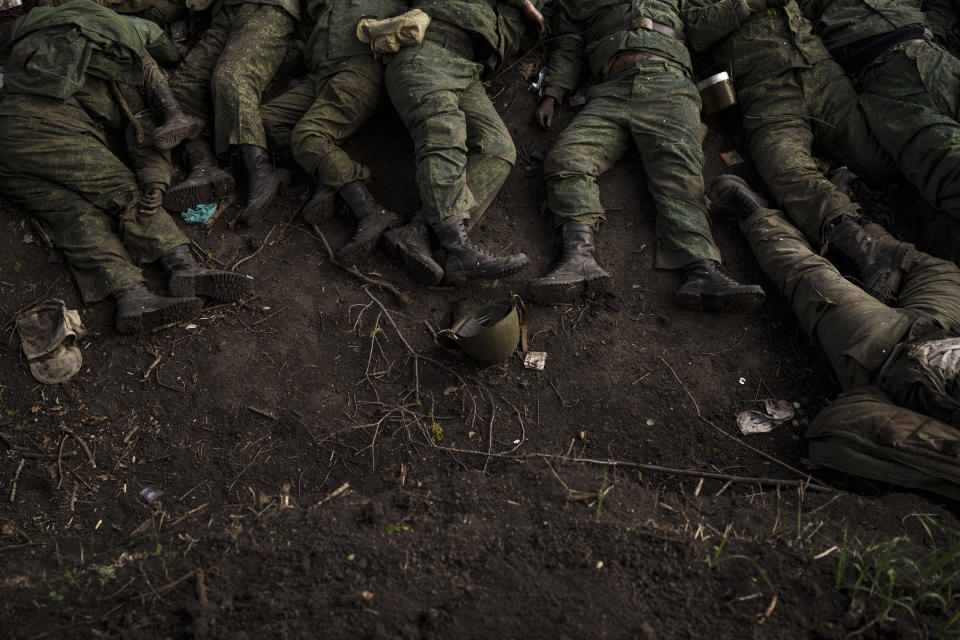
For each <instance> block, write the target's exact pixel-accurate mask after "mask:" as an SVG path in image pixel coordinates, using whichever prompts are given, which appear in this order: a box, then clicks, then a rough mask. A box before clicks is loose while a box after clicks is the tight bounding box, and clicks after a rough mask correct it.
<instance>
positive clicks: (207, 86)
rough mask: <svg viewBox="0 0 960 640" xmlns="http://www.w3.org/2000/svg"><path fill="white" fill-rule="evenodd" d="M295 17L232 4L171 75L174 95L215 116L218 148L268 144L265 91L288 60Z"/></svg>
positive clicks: (186, 106) (195, 111)
mask: <svg viewBox="0 0 960 640" xmlns="http://www.w3.org/2000/svg"><path fill="white" fill-rule="evenodd" d="M293 29H294V19H293V18H292V17H291V16H290V15H289V14H288V13H286V12H285V11H284V10H283V9H281V8H279V7H274V6H270V5H259V4H239V5H227V6H224V7H222V8H221V9H220V11H219V12H217V15H216V17H214V19H213V23H212V24H211V25H210V28H209V29H208V30H207V32H206V33H204V34H203V38H202V39H201V40H200V42H198V43H197V45H196V46H195V47H194V48H193V49H191V50H190V53H189V54H187V57H186V59H185V60H184V61H183V64H181V65H180V67H179V68H178V69H177V71H176V72H175V73H174V74H173V77H172V78H171V80H170V85H171V87H172V88H173V94H174V96H175V97H176V98H177V101H178V102H179V103H180V106H182V107H183V110H184V111H185V112H187V113H189V114H190V115H194V116H197V117H200V118H205V119H207V120H208V121H209V119H210V110H209V108H210V100H211V98H212V100H213V125H214V132H215V135H214V137H215V140H216V149H217V153H224V152H226V151H227V150H228V149H229V148H230V145H237V144H253V145H257V146H259V147H264V148H265V147H266V146H267V139H266V136H265V134H264V132H263V123H262V122H261V120H260V95H261V94H262V93H263V90H264V89H266V87H267V85H268V84H269V83H270V80H271V79H272V78H273V74H274V73H275V72H276V70H277V67H279V66H280V63H281V62H283V58H284V56H285V55H286V53H287V45H288V44H289V42H290V38H291V36H292V35H293Z"/></svg>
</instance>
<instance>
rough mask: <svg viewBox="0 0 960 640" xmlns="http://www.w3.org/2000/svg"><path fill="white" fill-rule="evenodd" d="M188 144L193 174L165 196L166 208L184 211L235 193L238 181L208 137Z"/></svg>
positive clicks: (188, 161)
mask: <svg viewBox="0 0 960 640" xmlns="http://www.w3.org/2000/svg"><path fill="white" fill-rule="evenodd" d="M184 147H185V148H186V152H187V163H188V164H189V165H190V175H188V176H187V179H186V180H184V181H183V182H181V183H179V184H176V185H174V186H172V187H170V188H169V189H167V192H166V193H165V194H164V195H163V207H164V208H165V209H167V210H168V211H174V212H177V213H180V212H182V211H186V210H187V209H189V208H190V207H195V206H197V205H198V204H205V203H206V204H211V203H214V202H216V201H217V200H220V199H221V198H226V197H227V196H228V195H230V194H232V193H233V190H234V188H235V187H236V183H235V182H234V181H233V178H232V177H231V176H230V174H229V173H227V172H226V171H224V170H223V169H221V168H220V167H218V166H217V159H216V157H215V156H214V155H213V149H211V148H210V145H209V144H208V143H207V141H206V140H203V139H202V138H198V139H196V140H190V141H189V142H187V143H186V144H185V145H184Z"/></svg>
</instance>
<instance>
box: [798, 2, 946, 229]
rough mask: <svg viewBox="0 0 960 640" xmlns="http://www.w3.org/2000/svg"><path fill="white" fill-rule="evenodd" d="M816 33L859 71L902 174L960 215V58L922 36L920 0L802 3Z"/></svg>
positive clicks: (875, 122)
mask: <svg viewBox="0 0 960 640" xmlns="http://www.w3.org/2000/svg"><path fill="white" fill-rule="evenodd" d="M799 3H800V6H801V8H802V9H803V11H804V13H805V14H806V15H807V17H808V18H810V20H812V21H813V23H814V28H815V31H816V33H817V34H818V35H819V36H820V37H821V38H823V41H824V44H825V45H826V46H827V48H828V49H829V50H830V52H831V53H832V54H833V55H834V57H835V58H836V59H837V60H838V61H839V62H840V63H841V64H843V65H844V68H846V70H847V71H848V72H849V73H851V74H853V75H856V76H857V78H858V82H859V87H860V105H861V107H862V108H863V111H864V113H865V115H866V118H867V122H868V123H869V125H870V128H871V129H872V130H873V133H874V135H876V137H877V139H878V140H879V141H880V144H881V145H883V147H884V149H886V151H887V153H888V154H889V155H890V156H891V157H892V158H893V160H894V162H895V163H896V165H897V167H898V168H899V169H900V172H901V173H903V175H904V176H906V177H907V179H908V180H910V182H911V183H912V184H913V185H914V186H915V187H917V189H919V190H920V193H921V195H922V196H923V198H924V199H925V200H926V201H927V202H928V203H930V204H931V205H932V206H933V207H935V208H937V209H941V210H943V211H945V212H946V213H947V214H949V215H951V216H953V217H954V218H955V219H960V122H958V120H960V60H957V59H956V58H955V57H953V56H952V55H951V54H950V53H949V52H947V50H946V49H944V48H943V47H941V46H940V45H937V44H934V43H933V42H929V41H920V40H921V39H922V38H924V37H925V35H924V25H925V20H926V17H925V15H924V13H923V12H922V10H921V9H922V6H921V2H920V0H890V1H889V2H883V3H880V2H874V1H873V0H831V1H827V2H824V1H823V0H800V2H799Z"/></svg>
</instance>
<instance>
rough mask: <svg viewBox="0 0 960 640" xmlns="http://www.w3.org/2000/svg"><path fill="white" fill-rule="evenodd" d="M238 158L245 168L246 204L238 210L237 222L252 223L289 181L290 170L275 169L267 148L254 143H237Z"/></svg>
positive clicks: (259, 218)
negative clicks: (240, 210) (241, 209)
mask: <svg viewBox="0 0 960 640" xmlns="http://www.w3.org/2000/svg"><path fill="white" fill-rule="evenodd" d="M237 149H238V150H239V151H240V158H241V159H242V160H243V166H244V168H246V170H247V185H248V193H247V206H246V207H244V209H243V211H242V212H240V217H239V218H238V220H237V221H238V222H239V223H240V224H245V225H253V224H256V223H258V222H260V221H261V220H262V219H263V215H264V214H265V213H266V212H267V210H268V209H269V208H270V206H271V205H272V204H273V201H274V200H275V199H276V197H277V195H278V194H279V193H280V187H281V186H283V185H284V184H286V183H288V182H289V181H290V172H289V171H287V170H286V169H276V168H274V166H273V163H272V162H270V158H269V157H268V155H267V150H266V149H264V148H263V147H258V146H257V145H255V144H241V145H237Z"/></svg>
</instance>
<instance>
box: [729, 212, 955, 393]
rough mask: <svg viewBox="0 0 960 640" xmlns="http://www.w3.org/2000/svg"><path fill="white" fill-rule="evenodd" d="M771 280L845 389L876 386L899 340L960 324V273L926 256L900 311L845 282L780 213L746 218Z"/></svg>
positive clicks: (905, 289)
mask: <svg viewBox="0 0 960 640" xmlns="http://www.w3.org/2000/svg"><path fill="white" fill-rule="evenodd" d="M741 228H742V229H743V232H744V234H746V237H747V241H748V242H749V243H750V248H751V249H753V253H754V255H755V256H756V258H757V262H759V263H760V266H761V267H762V268H763V270H764V272H765V273H766V274H767V276H769V277H770V279H771V280H773V282H774V284H776V285H777V288H778V289H779V290H780V291H781V292H782V293H783V295H784V296H785V297H786V298H787V300H789V301H790V304H791V305H792V306H793V311H794V313H796V315H797V319H798V320H799V322H800V326H801V327H803V330H804V331H805V332H806V333H807V335H808V336H810V338H811V339H813V340H814V341H815V342H817V343H818V344H819V345H820V347H821V348H822V349H823V352H824V354H826V356H827V359H828V360H829V361H830V364H831V365H832V366H833V370H834V371H835V372H836V374H837V378H838V379H839V382H840V386H841V387H842V388H843V389H844V390H845V391H849V390H851V389H856V388H857V387H862V386H864V385H867V384H870V383H871V382H872V381H873V378H874V377H875V376H876V374H877V373H878V372H879V370H880V368H881V367H882V366H883V364H884V362H885V361H886V360H887V358H888V357H889V356H890V354H891V353H892V351H893V349H894V347H895V346H896V345H897V343H899V342H901V341H902V340H905V339H913V338H917V337H920V336H923V335H926V334H929V333H935V332H936V331H938V330H944V329H948V328H950V327H953V326H957V325H960V270H958V269H957V267H956V265H954V264H953V263H952V262H947V261H946V260H940V259H939V258H934V257H933V256H930V255H928V254H925V253H920V254H919V255H920V261H919V263H918V264H917V265H916V266H914V267H913V268H912V269H910V271H909V272H907V274H906V275H905V276H904V280H903V284H902V286H901V289H900V297H899V301H898V305H899V306H898V307H896V308H893V307H888V306H886V305H885V304H883V303H882V302H880V301H878V300H876V299H875V298H873V297H872V296H870V294H868V293H866V292H865V291H864V290H863V289H861V288H860V287H858V286H857V285H855V284H853V283H852V282H850V281H849V280H847V279H846V278H844V277H843V276H842V275H841V274H840V272H839V271H837V269H836V268H835V267H834V266H833V265H832V264H830V262H829V261H828V260H827V259H826V258H823V257H821V256H819V255H817V254H816V253H814V251H813V250H812V249H811V248H810V245H809V243H808V242H807V241H806V239H805V238H804V236H803V234H802V233H801V232H800V231H799V229H797V228H796V227H795V226H793V225H792V224H790V222H788V221H787V220H786V219H785V218H784V217H783V216H782V215H781V213H780V212H779V211H773V210H771V209H760V210H759V211H757V212H756V213H754V214H753V215H751V216H749V217H747V218H745V219H744V220H742V221H741Z"/></svg>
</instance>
